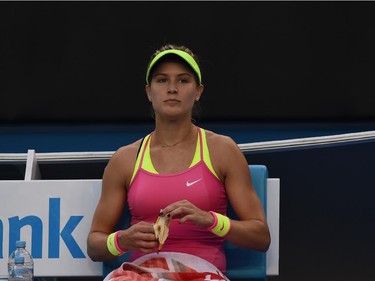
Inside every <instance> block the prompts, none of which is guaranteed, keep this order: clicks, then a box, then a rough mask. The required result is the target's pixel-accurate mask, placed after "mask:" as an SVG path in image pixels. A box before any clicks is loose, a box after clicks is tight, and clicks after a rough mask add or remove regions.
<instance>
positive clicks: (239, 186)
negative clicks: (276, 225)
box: [208, 134, 271, 251]
mask: <svg viewBox="0 0 375 281" xmlns="http://www.w3.org/2000/svg"><path fill="white" fill-rule="evenodd" d="M210 139H211V145H210V142H209V148H210V154H211V161H212V164H213V166H214V168H215V170H216V172H217V173H218V176H219V177H220V178H221V179H222V181H223V182H224V185H225V188H226V192H227V196H228V199H229V202H230V204H231V206H232V208H233V210H234V211H235V212H236V214H237V216H238V218H239V220H231V230H230V231H229V233H228V235H227V236H226V239H227V240H229V241H230V242H232V243H233V244H236V245H238V246H240V247H244V248H250V249H254V250H258V251H267V250H268V248H269V245H270V242H271V238H270V233H269V229H268V225H267V221H266V216H265V213H264V210H263V207H262V205H261V202H260V200H259V198H258V195H257V194H256V191H255V190H254V187H253V185H252V182H251V175H250V172H249V167H248V163H247V161H246V158H245V156H244V155H243V153H242V151H241V150H240V149H239V147H238V145H237V144H236V143H235V142H234V141H233V140H232V139H231V138H229V137H225V136H221V135H216V134H213V135H212V137H211V138H210ZM210 139H208V140H210Z"/></svg>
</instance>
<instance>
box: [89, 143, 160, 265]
mask: <svg viewBox="0 0 375 281" xmlns="http://www.w3.org/2000/svg"><path fill="white" fill-rule="evenodd" d="M139 145H140V141H138V142H136V143H134V144H131V145H129V146H125V147H123V148H120V149H119V150H118V151H116V153H115V154H114V155H113V157H112V158H111V160H110V161H109V162H108V165H107V167H106V168H105V171H104V174H103V181H102V193H101V197H100V199H99V202H98V205H97V207H96V210H95V213H94V216H93V220H92V224H91V229H90V232H89V235H88V238H87V253H88V255H89V257H90V258H91V259H92V260H94V261H104V260H110V259H113V258H115V256H114V255H112V254H111V253H110V252H109V251H108V248H107V238H108V235H109V234H111V233H112V232H114V230H115V227H116V225H117V223H118V221H119V220H120V217H121V214H122V212H123V211H124V206H125V204H126V200H127V189H128V186H129V183H130V179H131V176H132V173H133V169H134V165H135V161H136V154H137V151H138V148H139ZM118 243H119V245H120V248H122V249H137V250H139V251H143V252H151V251H152V250H153V248H154V247H156V246H157V242H156V237H155V234H154V230H153V227H152V225H151V224H148V223H144V222H140V223H138V224H136V225H133V226H131V227H129V228H128V229H125V230H121V231H120V233H119V235H118Z"/></svg>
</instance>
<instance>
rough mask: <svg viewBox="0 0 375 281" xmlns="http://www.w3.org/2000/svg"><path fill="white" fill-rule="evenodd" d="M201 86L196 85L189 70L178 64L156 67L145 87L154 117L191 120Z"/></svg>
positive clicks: (164, 64) (199, 95)
mask: <svg viewBox="0 0 375 281" xmlns="http://www.w3.org/2000/svg"><path fill="white" fill-rule="evenodd" d="M202 92H203V85H197V83H196V80H195V76H194V74H193V72H192V71H191V70H190V68H188V67H186V66H185V65H184V64H181V63H179V62H171V61H170V62H163V63H161V64H160V65H158V66H157V68H156V69H155V70H154V72H153V76H152V77H151V83H150V84H149V85H146V93H147V96H148V99H149V100H150V102H152V106H153V108H154V110H155V116H156V117H158V116H159V117H161V116H165V117H169V118H177V117H179V116H186V117H187V118H191V113H192V109H193V106H194V103H195V101H197V100H199V98H200V97H201V95H202Z"/></svg>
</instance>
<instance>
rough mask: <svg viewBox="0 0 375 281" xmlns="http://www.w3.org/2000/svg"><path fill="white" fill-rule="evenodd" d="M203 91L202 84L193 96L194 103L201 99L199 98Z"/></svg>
mask: <svg viewBox="0 0 375 281" xmlns="http://www.w3.org/2000/svg"><path fill="white" fill-rule="evenodd" d="M203 90H204V86H203V84H200V85H199V86H198V87H197V94H196V95H195V101H199V99H200V98H201V96H202V94H203Z"/></svg>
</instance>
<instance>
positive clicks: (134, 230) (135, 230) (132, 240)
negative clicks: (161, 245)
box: [117, 222, 158, 254]
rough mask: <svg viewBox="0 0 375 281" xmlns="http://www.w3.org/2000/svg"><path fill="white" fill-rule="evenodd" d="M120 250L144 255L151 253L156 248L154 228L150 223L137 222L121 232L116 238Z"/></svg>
mask: <svg viewBox="0 0 375 281" xmlns="http://www.w3.org/2000/svg"><path fill="white" fill-rule="evenodd" d="M117 239H118V243H119V246H120V248H121V249H124V250H125V249H127V250H136V251H140V252H143V253H146V254H149V253H151V252H153V250H154V248H155V247H157V246H158V240H157V239H156V237H155V232H154V228H153V226H152V224H151V223H147V222H139V223H137V224H134V225H132V226H131V227H129V228H127V229H125V230H121V231H120V232H119V234H118V236H117Z"/></svg>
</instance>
